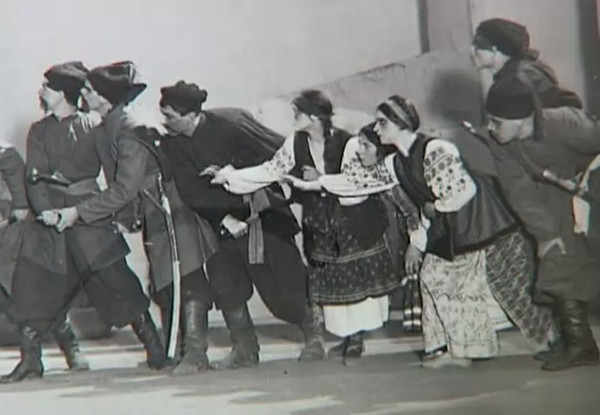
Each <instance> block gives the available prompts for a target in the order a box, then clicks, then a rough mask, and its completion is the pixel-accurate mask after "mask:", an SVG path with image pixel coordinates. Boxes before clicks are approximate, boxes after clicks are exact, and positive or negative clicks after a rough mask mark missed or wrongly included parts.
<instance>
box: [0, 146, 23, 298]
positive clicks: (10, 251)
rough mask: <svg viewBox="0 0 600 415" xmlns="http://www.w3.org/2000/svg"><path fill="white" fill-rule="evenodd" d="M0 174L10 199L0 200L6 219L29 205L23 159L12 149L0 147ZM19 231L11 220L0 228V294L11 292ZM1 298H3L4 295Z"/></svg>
mask: <svg viewBox="0 0 600 415" xmlns="http://www.w3.org/2000/svg"><path fill="white" fill-rule="evenodd" d="M0 174H1V175H2V180H3V181H4V183H5V185H6V187H7V188H8V190H9V192H10V196H11V199H10V200H0V211H1V216H2V217H1V219H0V220H8V219H9V218H10V215H11V212H12V210H13V209H27V208H28V207H29V204H28V203H27V192H26V190H25V162H24V161H23V158H22V157H21V155H20V154H19V153H18V152H17V150H15V149H14V148H11V147H3V148H0ZM23 230H24V224H22V223H14V224H12V225H9V226H8V227H6V228H4V229H2V230H0V286H1V287H2V288H1V289H0V291H2V289H3V290H5V293H0V295H3V294H10V292H11V289H12V276H13V272H14V269H15V265H16V261H17V257H18V255H19V249H20V247H21V241H22V237H23ZM3 299H4V300H6V297H4V298H3ZM0 302H2V300H0ZM0 308H1V306H0Z"/></svg>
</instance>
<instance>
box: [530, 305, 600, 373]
mask: <svg viewBox="0 0 600 415" xmlns="http://www.w3.org/2000/svg"><path fill="white" fill-rule="evenodd" d="M557 309H558V312H559V316H560V325H561V330H562V337H563V339H564V341H565V344H566V348H565V350H564V352H563V353H561V354H559V355H557V356H556V357H554V358H553V359H550V360H548V361H547V362H546V363H545V364H544V365H543V366H542V369H544V370H551V371H556V370H565V369H569V368H572V367H575V366H584V365H596V364H598V362H599V353H598V346H597V345H596V341H595V340H594V336H593V334H592V330H591V328H590V323H589V319H588V310H587V303H585V302H583V301H578V300H566V299H561V300H559V301H558V302H557Z"/></svg>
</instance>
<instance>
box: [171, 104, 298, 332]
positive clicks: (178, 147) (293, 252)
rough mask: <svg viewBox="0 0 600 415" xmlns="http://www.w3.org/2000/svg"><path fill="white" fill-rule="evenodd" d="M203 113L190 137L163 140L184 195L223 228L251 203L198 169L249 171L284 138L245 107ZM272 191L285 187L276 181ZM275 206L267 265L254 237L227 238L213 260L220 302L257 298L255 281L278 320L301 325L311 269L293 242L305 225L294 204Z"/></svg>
mask: <svg viewBox="0 0 600 415" xmlns="http://www.w3.org/2000/svg"><path fill="white" fill-rule="evenodd" d="M202 114H203V117H204V118H203V119H202V120H201V121H200V124H199V125H198V127H197V128H196V130H195V131H194V134H193V136H192V137H185V136H177V137H172V138H170V139H168V140H165V143H164V151H165V153H166V154H167V156H168V158H169V160H170V162H171V166H172V169H173V176H174V178H175V182H176V184H177V188H178V189H179V193H180V194H181V198H182V199H183V201H184V202H185V204H186V205H188V206H189V207H190V208H191V209H193V210H194V211H195V212H197V213H198V214H200V215H201V216H203V217H205V218H206V219H207V220H208V221H209V222H210V224H211V225H212V226H213V229H214V230H215V232H217V233H218V232H220V231H221V221H222V220H223V218H224V217H225V216H226V215H228V214H229V215H232V216H234V217H236V218H237V219H239V220H242V221H244V220H246V219H247V218H248V217H249V216H250V208H249V206H248V204H246V202H245V201H244V198H243V197H242V196H239V195H234V194H231V193H229V192H227V191H226V190H224V189H223V188H222V187H221V186H214V185H211V184H210V180H211V178H210V177H207V176H200V173H201V172H202V171H203V170H204V169H205V168H206V167H208V166H211V165H218V166H225V165H228V164H231V165H233V166H234V167H236V168H244V167H249V166H253V165H256V164H259V163H262V162H264V161H265V160H268V159H270V158H271V157H272V156H273V154H274V153H275V151H276V150H277V149H278V148H279V147H280V146H281V145H282V144H283V141H284V138H283V137H282V136H280V135H279V134H277V133H275V132H274V131H272V130H270V129H268V128H267V127H265V126H263V125H262V124H260V123H259V122H257V121H256V120H255V119H254V118H253V117H252V116H251V115H250V114H249V113H247V112H246V111H243V110H240V109H235V108H223V109H215V110H209V111H203V113H202ZM271 190H273V192H275V193H277V192H279V191H280V189H279V187H278V186H277V185H273V186H272V187H271ZM273 203H275V204H274V205H272V206H273V208H269V209H266V210H264V211H262V212H261V213H260V219H261V226H262V230H263V233H264V241H263V242H264V245H263V246H264V262H263V263H261V264H251V263H250V261H249V253H248V250H249V245H248V243H249V236H248V234H246V235H244V236H242V237H240V238H238V239H236V240H232V239H228V238H227V237H221V239H220V244H219V245H220V246H219V252H218V253H217V254H216V255H215V256H214V257H213V258H211V260H210V261H209V262H208V263H207V267H208V273H209V278H210V280H211V284H212V285H213V288H214V289H215V291H216V292H217V293H216V298H217V300H216V304H217V306H218V307H220V308H228V307H237V306H239V305H240V304H241V303H243V302H245V301H246V300H248V299H249V298H250V296H251V295H252V283H254V285H255V286H256V287H257V290H258V291H259V294H260V295H261V297H262V299H263V301H264V302H265V304H266V306H267V307H268V308H269V310H271V312H272V313H273V314H274V315H275V316H276V317H278V318H281V319H283V320H285V321H288V322H291V323H299V322H300V321H302V319H303V318H304V312H305V305H306V297H307V292H306V290H307V281H306V269H305V266H304V264H303V263H302V258H301V255H300V252H299V251H298V249H297V247H296V245H295V244H294V240H293V237H294V235H295V234H296V233H298V232H299V227H298V224H297V223H296V221H295V218H294V216H293V215H292V212H291V210H290V209H289V207H288V206H281V204H279V203H278V202H277V201H276V199H273Z"/></svg>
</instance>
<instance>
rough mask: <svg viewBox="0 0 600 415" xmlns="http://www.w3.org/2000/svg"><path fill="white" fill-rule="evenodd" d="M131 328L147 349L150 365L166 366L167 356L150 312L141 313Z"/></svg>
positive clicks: (152, 366) (153, 366)
mask: <svg viewBox="0 0 600 415" xmlns="http://www.w3.org/2000/svg"><path fill="white" fill-rule="evenodd" d="M131 328H132V329H133V332H134V333H135V334H136V336H137V338H138V339H139V340H140V341H141V342H142V344H143V345H144V348H145V349H146V362H147V363H148V367H149V368H151V369H156V370H159V369H162V368H164V367H165V365H166V363H167V356H166V353H165V349H164V347H163V344H162V342H161V341H160V337H158V332H157V331H156V326H155V325H154V321H152V317H151V316H150V313H149V312H148V311H146V312H144V313H143V314H141V315H140V316H139V317H138V318H136V319H135V320H134V321H133V322H132V323H131Z"/></svg>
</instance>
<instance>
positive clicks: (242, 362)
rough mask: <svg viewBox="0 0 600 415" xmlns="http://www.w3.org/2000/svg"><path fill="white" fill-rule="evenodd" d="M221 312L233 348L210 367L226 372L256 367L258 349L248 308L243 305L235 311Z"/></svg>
mask: <svg viewBox="0 0 600 415" xmlns="http://www.w3.org/2000/svg"><path fill="white" fill-rule="evenodd" d="M222 312H223V318H224V319H225V324H226V325H227V328H228V329H229V332H230V334H231V341H232V342H233V347H232V348H231V352H230V353H229V355H228V356H227V357H226V358H224V359H223V360H219V361H217V362H213V363H211V365H210V367H211V368H212V369H214V370H227V369H237V368H240V367H250V366H256V365H257V364H258V361H259V356H258V352H259V347H258V340H257V339H256V333H255V332H254V324H253V323H252V318H251V317H250V313H249V312H248V307H247V306H246V304H244V305H243V306H241V307H238V308H236V309H232V310H222Z"/></svg>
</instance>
